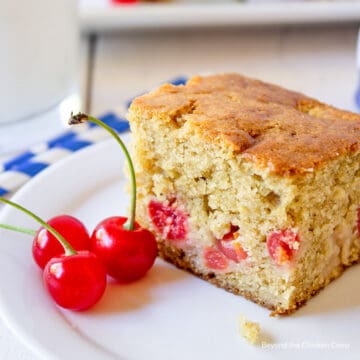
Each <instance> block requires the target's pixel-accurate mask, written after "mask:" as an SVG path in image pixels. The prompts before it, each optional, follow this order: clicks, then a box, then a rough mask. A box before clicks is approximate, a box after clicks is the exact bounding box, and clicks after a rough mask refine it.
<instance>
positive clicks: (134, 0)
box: [111, 0, 139, 5]
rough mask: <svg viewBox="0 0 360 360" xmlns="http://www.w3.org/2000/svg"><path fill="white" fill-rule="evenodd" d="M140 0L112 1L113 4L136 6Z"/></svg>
mask: <svg viewBox="0 0 360 360" xmlns="http://www.w3.org/2000/svg"><path fill="white" fill-rule="evenodd" d="M138 1H139V0H111V2H112V3H113V4H116V5H119V4H135V3H137V2H138Z"/></svg>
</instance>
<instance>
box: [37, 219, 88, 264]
mask: <svg viewBox="0 0 360 360" xmlns="http://www.w3.org/2000/svg"><path fill="white" fill-rule="evenodd" d="M47 224H49V225H50V226H51V227H53V228H54V229H55V230H57V231H58V232H59V233H60V234H61V235H62V236H63V237H64V238H65V239H66V240H67V241H68V242H69V243H70V245H71V246H72V247H73V248H74V249H75V250H89V249H90V236H89V233H88V231H87V230H86V227H85V226H84V224H83V223H82V222H81V221H80V220H78V219H76V218H74V217H73V216H69V215H60V216H56V217H53V218H52V219H50V220H49V221H47ZM32 253H33V257H34V260H35V262H36V263H37V264H38V265H39V266H40V268H41V269H43V268H44V267H45V265H46V264H47V263H48V261H49V260H50V259H51V258H53V257H54V256H59V255H62V254H64V248H63V246H62V245H61V243H59V241H58V240H57V239H56V238H55V236H54V235H52V234H51V233H50V232H49V231H48V230H46V229H45V228H44V227H41V228H40V229H39V230H38V231H37V233H36V235H35V238H34V241H33V246H32Z"/></svg>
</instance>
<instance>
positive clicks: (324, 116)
mask: <svg viewBox="0 0 360 360" xmlns="http://www.w3.org/2000/svg"><path fill="white" fill-rule="evenodd" d="M131 110H132V111H133V112H136V113H142V114H143V115H145V116H146V117H151V116H152V115H154V116H156V118H157V119H158V120H160V121H168V122H169V121H170V122H173V123H174V125H175V126H179V127H180V126H182V125H183V124H184V123H185V122H186V123H187V126H189V128H190V129H192V130H194V131H196V132H197V133H198V134H200V135H201V136H203V137H204V138H207V139H209V141H219V142H221V143H223V144H226V145H227V146H228V147H229V148H230V149H231V150H232V151H233V152H234V153H239V154H241V155H242V156H243V157H244V158H246V159H248V160H250V161H253V162H255V163H256V164H257V165H258V166H260V167H265V168H268V169H269V170H270V171H271V172H272V173H276V174H279V175H292V174H302V173H307V172H312V171H313V170H314V169H315V168H316V167H318V166H320V165H322V164H325V163H327V162H328V161H330V160H332V159H335V158H336V157H339V156H341V155H344V154H347V153H350V152H356V151H358V150H359V143H360V115H358V114H354V113H351V112H347V111H342V110H338V109H336V108H333V107H331V106H328V105H325V104H322V103H320V102H318V101H316V100H314V99H311V98H309V97H306V96H304V95H302V94H300V93H297V92H293V91H289V90H286V89H284V88H281V87H278V86H275V85H271V84H268V83H264V82H261V81H258V80H254V79H250V78H247V77H244V76H241V75H238V74H224V75H216V76H208V77H199V76H197V77H194V78H192V79H191V80H190V81H189V82H188V83H187V84H186V85H185V86H183V85H181V86H173V85H169V84H166V85H163V86H161V87H160V88H159V89H158V90H156V91H154V92H152V93H150V94H148V95H144V96H141V97H138V98H137V99H135V100H134V101H133V104H132V106H131Z"/></svg>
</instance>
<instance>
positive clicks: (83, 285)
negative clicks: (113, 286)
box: [43, 251, 106, 311]
mask: <svg viewBox="0 0 360 360" xmlns="http://www.w3.org/2000/svg"><path fill="white" fill-rule="evenodd" d="M43 280H44V284H45V286H46V288H47V290H48V291H49V293H50V295H51V296H52V298H53V299H54V300H55V302H56V303H57V304H58V305H60V306H61V307H63V308H65V309H70V310H78V311H81V310H86V309H88V308H90V307H91V306H93V305H95V304H96V303H97V302H98V301H99V300H100V298H101V297H102V295H103V294H104V292H105V288H106V271H105V268H104V266H103V264H102V262H101V261H100V260H99V259H98V258H97V256H95V255H94V254H92V253H91V252H89V251H79V252H77V253H76V254H74V255H68V256H65V255H61V256H59V257H55V258H52V259H51V260H50V261H49V262H48V263H47V265H46V266H45V269H44V273H43Z"/></svg>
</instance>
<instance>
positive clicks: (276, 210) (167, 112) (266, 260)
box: [129, 74, 360, 314]
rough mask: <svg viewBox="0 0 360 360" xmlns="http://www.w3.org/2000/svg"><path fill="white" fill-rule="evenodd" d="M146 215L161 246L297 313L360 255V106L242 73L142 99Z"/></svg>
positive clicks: (217, 279)
mask: <svg viewBox="0 0 360 360" xmlns="http://www.w3.org/2000/svg"><path fill="white" fill-rule="evenodd" d="M129 118H130V123H131V129H132V133H133V137H134V161H135V166H136V171H137V180H138V185H139V190H138V199H137V200H138V205H137V213H138V217H139V219H138V220H139V222H140V223H141V224H142V225H143V226H145V227H147V228H149V229H150V230H152V231H153V232H154V233H155V234H156V237H157V241H158V245H159V252H160V255H161V256H162V257H163V258H164V259H166V260H168V261H170V262H172V263H173V264H175V265H177V266H178V267H180V268H183V269H186V270H189V271H191V272H193V273H194V274H196V275H198V276H200V277H202V278H204V279H206V280H208V281H210V282H212V283H214V284H216V285H218V286H219V287H222V288H224V289H227V290H229V291H231V292H233V293H236V294H241V295H243V296H245V297H246V298H248V299H251V300H253V301H255V302H257V303H259V304H261V305H263V306H266V307H268V308H269V309H272V310H273V313H274V314H283V313H289V312H291V311H293V310H295V309H296V308H297V307H299V306H300V305H301V304H303V303H304V302H305V301H306V300H308V299H309V298H310V297H311V296H312V295H314V294H315V293H316V292H317V291H318V290H319V289H321V288H323V287H324V286H326V285H327V284H328V283H329V282H330V281H331V280H333V279H335V278H336V277H338V276H339V275H340V274H341V273H342V272H343V270H344V269H345V268H346V267H347V266H350V265H351V264H353V263H355V262H357V261H359V255H360V240H359V232H360V221H359V216H360V211H359V205H360V150H359V143H360V116H359V115H356V114H353V113H350V112H346V111H341V110H338V109H335V108H333V107H331V106H328V105H324V104H322V103H320V102H318V101H316V100H314V99H311V98H309V97H306V96H304V95H302V94H299V93H296V92H292V91H288V90H285V89H283V88H280V87H278V86H275V85H270V84H267V83H264V82H261V81H257V80H253V79H249V78H246V77H243V76H240V75H236V74H226V75H218V76H208V77H194V78H193V79H191V80H190V81H189V82H188V83H187V84H186V85H185V86H183V85H181V86H173V85H164V86H162V87H160V88H159V89H158V90H156V91H154V92H152V93H150V94H148V95H144V96H141V97H139V98H137V99H135V100H134V102H133V103H132V105H131V108H130V114H129Z"/></svg>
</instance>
